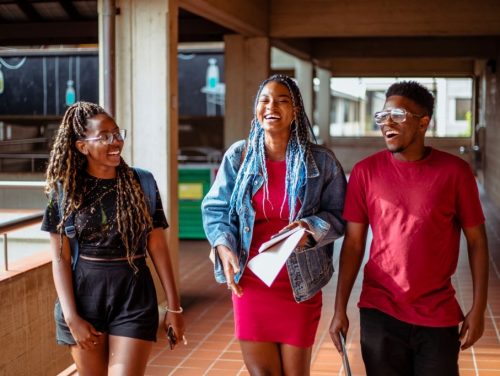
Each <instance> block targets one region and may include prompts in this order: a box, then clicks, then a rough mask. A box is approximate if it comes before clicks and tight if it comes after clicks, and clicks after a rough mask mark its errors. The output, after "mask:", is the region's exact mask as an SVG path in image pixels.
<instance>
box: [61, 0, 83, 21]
mask: <svg viewBox="0 0 500 376" xmlns="http://www.w3.org/2000/svg"><path fill="white" fill-rule="evenodd" d="M59 4H60V5H61V7H62V8H63V9H64V11H65V12H66V14H67V15H68V17H69V18H71V19H72V20H82V19H83V16H82V15H81V14H80V12H79V11H78V9H76V7H75V6H74V4H73V2H72V1H69V0H59Z"/></svg>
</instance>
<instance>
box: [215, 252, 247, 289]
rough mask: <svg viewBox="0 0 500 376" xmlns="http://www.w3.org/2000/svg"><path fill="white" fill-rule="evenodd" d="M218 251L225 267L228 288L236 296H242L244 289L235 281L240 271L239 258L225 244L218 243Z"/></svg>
mask: <svg viewBox="0 0 500 376" xmlns="http://www.w3.org/2000/svg"><path fill="white" fill-rule="evenodd" d="M216 252H217V253H218V255H219V258H220V259H221V262H222V267H223V268H224V275H225V276H226V281H227V288H228V289H229V290H231V291H232V292H233V293H234V294H235V295H236V296H238V297H240V296H241V295H243V289H242V288H241V286H240V285H238V284H237V283H236V282H235V281H234V275H235V274H236V273H238V272H239V271H240V266H239V263H238V258H237V257H236V255H235V254H234V253H233V252H232V251H231V250H230V249H229V248H228V247H226V246H225V245H218V246H217V249H216Z"/></svg>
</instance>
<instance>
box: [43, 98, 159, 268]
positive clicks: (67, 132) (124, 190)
mask: <svg viewBox="0 0 500 376" xmlns="http://www.w3.org/2000/svg"><path fill="white" fill-rule="evenodd" d="M100 114H104V115H106V116H108V117H110V116H109V115H108V114H107V113H106V111H105V110H104V109H103V108H102V107H100V106H99V105H97V104H94V103H89V102H76V103H75V104H73V105H72V106H70V107H69V108H68V109H67V110H66V112H65V114H64V116H63V119H62V121H61V124H60V126H59V129H58V131H57V134H56V137H55V140H54V143H53V146H52V150H51V152H50V158H49V164H48V167H47V180H46V186H45V192H46V193H47V194H48V193H50V192H55V194H56V197H58V196H59V195H60V193H59V192H58V183H60V186H61V187H62V190H63V193H64V195H63V197H64V200H63V202H58V204H59V205H63V207H64V210H63V213H64V214H63V217H62V218H61V221H60V222H59V225H58V229H59V231H60V232H61V233H62V229H63V224H64V223H65V222H66V220H67V219H68V217H69V216H70V215H71V213H73V212H74V211H75V210H77V209H78V208H79V206H80V205H81V203H82V199H83V177H84V175H85V169H86V166H87V159H86V157H85V156H84V155H83V154H81V153H80V152H79V151H78V149H77V148H76V145H75V143H76V141H77V140H79V139H81V138H84V137H85V136H86V134H85V131H86V127H87V122H88V120H89V119H91V118H93V117H94V116H97V115H100ZM110 118H111V117H110ZM116 179H117V183H116V190H117V195H116V197H117V199H116V223H117V227H118V232H119V233H120V236H121V238H122V241H123V244H124V246H125V249H126V251H127V258H128V260H129V263H130V264H131V265H132V266H133V263H132V261H133V260H132V258H133V256H134V255H135V253H136V251H137V250H138V248H139V246H140V245H141V239H144V236H145V235H146V234H147V233H149V232H150V231H151V229H152V227H153V226H152V219H151V216H150V215H149V212H148V207H147V205H146V200H145V197H144V193H143V191H142V189H141V186H140V184H139V182H137V180H136V178H135V177H134V173H133V170H132V169H131V168H130V167H129V166H128V165H127V164H126V163H125V161H123V159H122V160H121V162H120V165H119V166H118V167H117V170H116Z"/></svg>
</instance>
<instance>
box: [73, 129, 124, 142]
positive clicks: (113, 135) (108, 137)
mask: <svg viewBox="0 0 500 376" xmlns="http://www.w3.org/2000/svg"><path fill="white" fill-rule="evenodd" d="M125 138H127V130H126V129H120V130H119V131H118V132H103V133H101V134H100V135H99V136H97V137H87V138H83V139H82V140H83V141H100V142H102V143H103V144H106V145H111V144H112V143H113V142H114V141H115V140H118V141H124V140H125Z"/></svg>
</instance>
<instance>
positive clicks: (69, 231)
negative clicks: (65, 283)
mask: <svg viewBox="0 0 500 376" xmlns="http://www.w3.org/2000/svg"><path fill="white" fill-rule="evenodd" d="M57 191H58V192H59V196H58V200H57V205H58V208H59V218H61V219H62V218H63V217H64V204H63V203H64V201H65V200H64V191H63V187H62V184H61V182H57ZM63 227H64V234H65V235H66V237H67V238H68V240H69V245H70V249H71V267H72V269H73V270H75V268H76V263H77V262H78V255H79V253H80V252H79V246H78V239H77V237H76V228H75V213H74V212H73V213H71V214H70V215H69V217H68V218H67V219H66V222H64V223H63Z"/></svg>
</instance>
